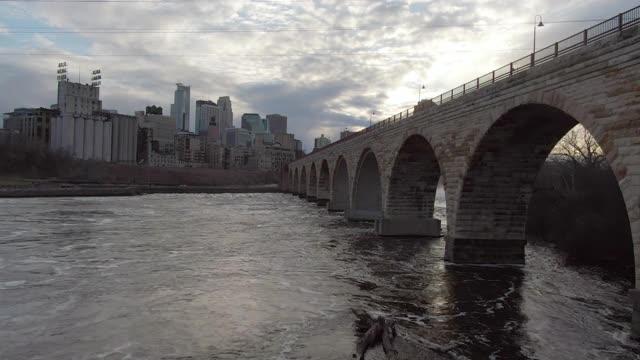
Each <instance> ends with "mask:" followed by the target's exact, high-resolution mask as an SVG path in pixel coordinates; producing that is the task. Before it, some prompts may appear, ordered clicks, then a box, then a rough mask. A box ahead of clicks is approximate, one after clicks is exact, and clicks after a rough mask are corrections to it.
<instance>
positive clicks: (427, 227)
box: [375, 218, 441, 236]
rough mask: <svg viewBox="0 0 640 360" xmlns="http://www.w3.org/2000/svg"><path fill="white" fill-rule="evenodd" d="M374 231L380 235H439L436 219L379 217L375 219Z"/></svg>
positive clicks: (438, 221)
mask: <svg viewBox="0 0 640 360" xmlns="http://www.w3.org/2000/svg"><path fill="white" fill-rule="evenodd" d="M375 229H376V233H377V234H378V235H380V236H440V230H441V228H440V220H438V219H407V218H401V219H380V220H376V224H375Z"/></svg>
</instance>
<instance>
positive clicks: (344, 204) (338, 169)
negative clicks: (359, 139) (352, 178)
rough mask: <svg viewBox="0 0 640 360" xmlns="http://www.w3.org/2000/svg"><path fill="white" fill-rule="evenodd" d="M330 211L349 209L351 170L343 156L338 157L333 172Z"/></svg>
mask: <svg viewBox="0 0 640 360" xmlns="http://www.w3.org/2000/svg"><path fill="white" fill-rule="evenodd" d="M328 209H329V211H344V210H347V209H349V168H348V166H347V160H345V158H344V156H342V155H340V156H339V157H338V160H337V161H336V165H335V169H334V170H333V179H332V181H331V193H330V197H329V206H328Z"/></svg>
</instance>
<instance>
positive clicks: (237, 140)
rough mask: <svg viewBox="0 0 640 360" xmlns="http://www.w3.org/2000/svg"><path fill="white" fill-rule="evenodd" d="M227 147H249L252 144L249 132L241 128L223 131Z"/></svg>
mask: <svg viewBox="0 0 640 360" xmlns="http://www.w3.org/2000/svg"><path fill="white" fill-rule="evenodd" d="M225 138H226V143H225V144H226V145H227V146H242V147H250V146H251V143H252V139H251V131H249V130H247V129H243V128H231V129H227V130H226V131H225Z"/></svg>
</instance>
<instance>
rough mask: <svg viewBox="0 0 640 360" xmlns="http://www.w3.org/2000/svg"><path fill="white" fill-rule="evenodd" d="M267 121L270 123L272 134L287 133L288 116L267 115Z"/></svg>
mask: <svg viewBox="0 0 640 360" xmlns="http://www.w3.org/2000/svg"><path fill="white" fill-rule="evenodd" d="M267 121H268V124H269V132H270V133H272V134H274V135H275V134H286V133H287V117H286V116H283V115H279V114H270V115H267Z"/></svg>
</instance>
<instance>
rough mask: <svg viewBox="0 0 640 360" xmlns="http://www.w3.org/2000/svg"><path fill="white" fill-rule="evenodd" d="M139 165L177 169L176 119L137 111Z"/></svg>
mask: <svg viewBox="0 0 640 360" xmlns="http://www.w3.org/2000/svg"><path fill="white" fill-rule="evenodd" d="M136 117H137V119H138V127H139V130H138V163H142V164H145V165H147V166H154V167H177V166H178V163H177V159H176V151H175V135H176V134H177V130H176V126H175V119H174V118H172V117H170V116H163V115H154V114H145V113H144V112H143V111H137V112H136Z"/></svg>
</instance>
